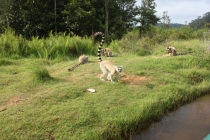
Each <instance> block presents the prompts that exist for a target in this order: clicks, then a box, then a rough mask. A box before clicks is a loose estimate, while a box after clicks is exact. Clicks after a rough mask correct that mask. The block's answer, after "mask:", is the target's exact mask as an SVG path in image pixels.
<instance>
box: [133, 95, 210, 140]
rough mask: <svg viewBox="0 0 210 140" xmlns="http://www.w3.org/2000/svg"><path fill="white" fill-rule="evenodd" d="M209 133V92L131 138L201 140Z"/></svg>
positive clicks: (135, 139) (134, 139)
mask: <svg viewBox="0 0 210 140" xmlns="http://www.w3.org/2000/svg"><path fill="white" fill-rule="evenodd" d="M208 134H210V94H207V95H205V96H202V97H200V98H198V99H196V100H195V101H193V102H191V103H190V104H186V105H184V106H182V107H180V108H179V109H178V110H176V111H175V112H173V113H170V114H169V115H167V116H165V117H163V118H162V119H161V120H160V121H159V122H157V123H154V124H152V125H151V126H150V127H149V128H148V129H147V130H145V131H142V132H141V133H139V134H136V135H134V136H133V137H132V138H131V140H203V139H204V138H205V137H206V136H207V135H208Z"/></svg>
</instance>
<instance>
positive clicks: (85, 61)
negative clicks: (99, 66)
mask: <svg viewBox="0 0 210 140" xmlns="http://www.w3.org/2000/svg"><path fill="white" fill-rule="evenodd" d="M87 62H88V56H86V55H84V54H83V55H81V56H80V57H79V64H76V65H75V66H73V67H72V68H69V69H68V71H72V70H74V69H75V68H76V67H78V66H80V65H81V64H84V63H87Z"/></svg>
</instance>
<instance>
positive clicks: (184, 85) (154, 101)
mask: <svg viewBox="0 0 210 140" xmlns="http://www.w3.org/2000/svg"><path fill="white" fill-rule="evenodd" d="M172 43H173V42H172ZM201 43H202V42H201V41H199V40H190V41H178V42H174V44H173V45H177V46H176V47H178V48H179V46H182V45H183V44H185V45H186V50H188V49H190V50H197V49H196V48H199V47H202V44H201ZM164 47H165V46H164V44H159V45H157V48H155V51H154V53H153V54H152V55H149V56H143V57H142V56H138V54H132V53H125V52H124V53H120V54H118V56H117V57H111V58H104V57H103V59H109V60H111V61H112V62H114V63H115V64H116V65H122V66H123V72H122V74H121V76H122V80H121V81H120V82H116V83H114V84H113V83H111V82H103V81H100V79H99V77H100V74H101V70H100V68H99V64H98V62H97V57H96V56H93V55H90V56H89V61H90V62H89V63H87V64H84V65H81V66H79V67H78V68H76V69H75V70H74V71H72V72H68V68H69V67H71V66H73V65H75V64H77V63H78V60H75V59H71V60H70V61H58V60H47V59H38V58H22V59H18V60H14V59H8V58H1V59H0V96H1V98H0V120H1V123H0V135H1V138H0V139H2V140H3V139H21V140H26V139H72V140H81V139H82V140H90V139H91V140H99V139H104V140H108V139H125V138H126V137H127V138H128V137H129V136H130V135H132V133H134V132H135V130H136V129H144V128H145V127H147V126H148V125H149V124H151V123H152V122H153V121H154V120H157V119H159V118H160V117H161V116H162V115H164V114H165V113H166V112H167V111H170V110H173V109H175V108H177V107H179V106H181V105H182V104H184V103H186V102H188V101H191V100H193V99H194V98H197V97H199V96H201V95H202V94H204V93H207V92H209V89H210V81H209V79H210V71H209V70H208V69H209V66H208V61H206V60H205V59H204V58H202V62H201V58H200V56H198V55H197V53H192V54H189V55H183V56H176V57H167V56H163V55H162V54H163V51H162V50H163V49H164ZM180 48H181V47H180ZM200 53H201V52H200ZM132 78H133V79H132ZM130 79H131V80H130ZM134 81H135V82H134ZM88 88H94V89H95V90H96V92H95V93H90V92H87V91H86V89H88Z"/></svg>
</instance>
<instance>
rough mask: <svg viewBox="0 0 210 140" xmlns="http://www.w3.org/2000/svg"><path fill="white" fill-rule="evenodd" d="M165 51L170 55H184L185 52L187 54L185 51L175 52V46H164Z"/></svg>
mask: <svg viewBox="0 0 210 140" xmlns="http://www.w3.org/2000/svg"><path fill="white" fill-rule="evenodd" d="M166 53H167V54H169V55H170V56H176V55H185V54H187V52H179V53H177V52H176V48H175V47H172V46H170V47H167V48H166Z"/></svg>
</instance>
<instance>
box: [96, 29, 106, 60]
mask: <svg viewBox="0 0 210 140" xmlns="http://www.w3.org/2000/svg"><path fill="white" fill-rule="evenodd" d="M97 35H101V37H102V40H101V43H100V45H99V46H98V61H99V62H101V61H102V59H101V49H102V46H103V43H104V40H105V37H104V34H103V33H102V32H96V33H95V34H94V37H96V36H97Z"/></svg>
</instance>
